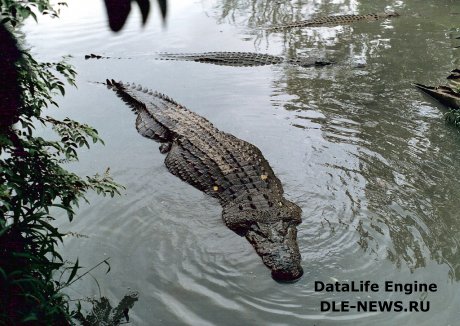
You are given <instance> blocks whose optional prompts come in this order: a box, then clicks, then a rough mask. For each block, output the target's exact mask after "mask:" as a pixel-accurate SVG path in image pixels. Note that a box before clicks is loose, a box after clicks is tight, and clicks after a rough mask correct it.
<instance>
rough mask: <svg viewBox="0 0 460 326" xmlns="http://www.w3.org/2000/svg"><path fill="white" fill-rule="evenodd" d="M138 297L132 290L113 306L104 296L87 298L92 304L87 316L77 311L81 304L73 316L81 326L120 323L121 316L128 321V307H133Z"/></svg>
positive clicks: (79, 308)
mask: <svg viewBox="0 0 460 326" xmlns="http://www.w3.org/2000/svg"><path fill="white" fill-rule="evenodd" d="M138 297H139V294H138V293H137V292H135V291H132V292H130V293H128V294H127V295H125V297H124V298H123V299H122V300H121V301H120V303H119V304H118V305H117V306H116V307H115V308H112V306H111V305H110V302H109V300H108V299H107V298H106V297H101V298H100V299H99V300H95V299H89V300H88V301H89V302H90V303H91V304H92V306H93V308H92V311H91V313H90V314H88V315H87V316H83V314H81V313H80V312H79V311H80V310H81V305H79V306H78V312H77V313H76V314H75V316H74V317H75V319H77V320H78V321H79V322H80V323H81V324H82V325H83V326H106V325H111V326H112V325H113V326H116V325H120V323H121V320H122V319H123V318H124V319H125V320H126V322H129V314H128V312H129V309H131V308H132V307H133V305H134V303H135V302H136V301H137V300H138Z"/></svg>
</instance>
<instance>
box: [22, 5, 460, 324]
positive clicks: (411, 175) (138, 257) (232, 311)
mask: <svg viewBox="0 0 460 326" xmlns="http://www.w3.org/2000/svg"><path fill="white" fill-rule="evenodd" d="M88 1H89V0H86V1H84V3H86V2H88ZM71 9H72V6H71ZM385 10H394V11H397V12H399V13H400V14H401V17H398V18H394V19H391V20H383V21H376V22H371V23H367V22H366V23H356V24H352V25H348V26H336V27H327V28H326V27H318V28H309V29H308V28H300V29H295V30H286V31H282V32H276V33H274V32H269V31H267V30H265V29H264V28H263V27H266V26H271V25H278V24H280V23H287V22H292V21H297V20H305V19H308V18H311V17H314V16H320V15H321V16H322V15H335V14H366V13H371V12H382V11H385ZM458 12H460V4H459V3H458V2H457V1H448V0H446V1H425V2H421V1H416V0H406V1H402V0H384V1H379V2H375V1H366V0H362V1H358V0H334V1H319V0H304V1H286V0H280V1H268V0H267V1H262V0H252V1H249V0H245V1H234V0H233V1H231V0H206V1H201V2H197V3H190V4H184V2H182V1H179V0H177V1H171V15H170V18H169V22H168V28H167V29H165V30H162V29H161V26H160V24H156V23H158V21H159V20H157V19H153V18H152V21H151V22H150V23H149V25H148V26H147V27H146V29H145V30H144V31H143V32H142V33H139V29H138V24H137V22H138V21H139V19H140V18H139V17H135V16H133V17H132V20H131V21H128V26H127V28H126V30H125V31H123V32H122V33H121V34H120V35H117V36H113V35H111V34H110V33H108V32H107V31H106V26H105V22H104V16H103V14H102V13H101V12H100V11H98V10H97V8H95V11H94V12H91V13H88V14H87V15H89V16H84V17H83V18H82V19H81V20H77V19H75V17H69V18H66V17H64V19H63V20H62V23H63V26H62V27H59V28H57V27H56V26H57V25H53V24H56V23H46V24H45V25H44V27H38V28H35V27H34V28H33V29H31V32H30V43H31V44H33V45H34V46H36V51H37V52H39V54H40V55H42V56H45V57H52V58H53V57H54V56H56V55H58V54H61V53H62V54H66V53H71V54H74V55H75V58H74V60H73V63H74V64H75V65H76V67H77V70H78V71H79V74H80V79H79V89H78V91H70V92H69V94H68V96H66V98H65V99H64V100H63V101H62V102H63V103H61V106H63V107H67V108H68V111H67V112H65V113H59V112H58V113H56V114H69V115H72V117H74V118H76V119H77V120H80V121H83V122H88V123H90V124H92V125H94V126H95V127H96V128H97V129H98V130H99V131H100V132H101V134H102V136H103V137H104V139H105V140H106V143H107V145H106V146H105V147H104V148H96V149H94V150H93V151H91V153H89V154H87V153H83V155H82V159H81V162H80V163H79V164H78V165H76V166H73V167H72V168H74V169H75V170H76V171H78V172H80V173H90V172H92V171H94V169H96V168H98V169H100V170H101V169H103V168H104V167H106V166H110V167H111V170H112V171H114V175H115V177H116V178H117V180H118V181H119V182H121V183H123V184H124V185H125V186H126V187H127V190H126V194H124V196H122V197H121V198H118V199H116V200H111V201H106V200H103V201H93V202H92V205H91V206H88V207H84V208H82V209H81V212H80V216H81V217H80V218H79V219H76V220H75V223H72V225H70V227H71V229H72V230H73V231H75V232H78V233H82V234H87V235H89V236H90V238H88V239H86V238H85V239H69V240H68V241H67V242H66V246H65V250H66V252H68V253H69V254H70V255H78V256H79V257H80V261H85V262H86V264H87V265H89V266H90V265H91V264H92V263H94V262H98V261H100V260H101V259H100V258H101V257H102V258H104V257H105V256H104V255H107V256H110V257H112V263H111V264H112V272H111V274H109V275H110V277H111V278H110V279H109V280H107V279H106V278H105V277H104V276H103V275H100V277H98V281H99V282H100V283H101V287H102V288H103V289H106V291H108V292H109V293H107V295H109V296H110V295H113V296H121V295H122V294H123V292H124V289H120V287H131V288H133V289H136V290H139V291H140V292H141V296H140V299H139V303H138V304H137V306H135V307H134V311H133V319H134V321H135V322H137V323H138V324H146V325H147V324H160V323H161V324H169V325H173V324H192V325H216V324H218V325H234V324H245V325H261V324H264V325H265V324H267V325H268V324H270V325H286V324H289V325H314V324H315V325H339V324H340V325H369V324H375V325H394V324H403V325H434V324H440V325H448V324H451V325H455V324H457V323H458V322H457V320H458V315H457V312H456V311H457V309H456V307H458V305H459V304H460V295H459V294H458V293H460V291H459V290H460V288H459V283H458V281H459V280H460V270H459V269H460V250H459V243H458V241H459V240H458V239H459V236H458V235H459V233H460V222H459V220H458V218H457V215H458V214H457V212H458V211H460V204H459V201H458V198H459V195H460V187H459V184H460V173H459V172H458V168H457V164H456V162H458V161H459V160H460V146H459V142H460V136H459V134H458V131H457V130H455V129H453V128H450V127H448V126H446V125H445V123H444V119H443V116H442V112H443V109H442V108H441V107H439V106H438V105H437V104H436V103H434V102H432V101H431V100H429V99H428V98H426V97H423V96H422V95H421V94H419V93H418V92H417V91H416V90H414V89H413V87H412V86H411V82H422V83H424V84H440V83H442V82H443V81H444V79H445V76H446V74H447V73H448V72H449V71H450V70H452V69H453V68H455V67H456V66H457V65H458V60H459V56H460V52H459V49H455V48H454V47H455V46H457V45H460V41H459V42H457V43H456V41H457V40H456V39H455V37H457V36H460V35H459V34H460V32H459V26H458V15H455V14H454V13H458ZM135 19H138V20H137V21H135ZM155 20H156V22H155ZM82 22H85V23H84V24H83V23H82ZM40 28H43V29H40ZM48 32H49V33H48ZM68 35H72V36H75V37H76V39H77V41H78V42H70V41H69V38H68ZM204 35H205V36H204ZM50 39H52V40H53V42H50ZM158 51H169V52H198V51H203V52H206V51H251V52H254V51H257V52H264V53H272V54H277V55H286V56H291V57H293V56H315V57H324V58H327V59H334V60H335V61H336V62H337V64H336V65H332V66H327V67H322V68H301V67H296V66H290V65H280V66H264V67H221V66H213V65H200V64H196V63H194V62H162V61H155V60H150V59H148V58H147V57H139V58H136V59H133V60H121V61H104V62H102V61H97V62H89V61H88V62H85V61H84V60H83V54H86V53H92V52H95V53H101V52H102V54H105V55H112V56H126V55H130V54H136V53H137V54H138V53H153V52H158ZM107 77H109V78H116V79H122V80H125V81H135V82H136V83H141V84H143V85H144V86H147V87H149V88H155V89H158V90H159V91H163V92H165V93H167V94H168V95H170V96H171V97H173V98H174V99H176V100H177V101H179V102H180V103H184V104H185V105H186V106H187V107H188V108H189V109H191V110H193V111H196V112H197V113H198V114H200V115H202V116H205V117H206V118H208V119H209V120H210V121H212V122H213V123H214V124H215V125H216V126H217V127H218V128H219V129H221V130H224V131H227V132H230V133H233V134H235V135H236V136H237V137H239V138H242V139H245V140H247V141H249V142H251V143H253V144H255V145H256V146H258V147H259V148H260V149H261V150H262V152H263V153H264V156H265V157H266V158H267V160H268V161H269V162H270V164H271V165H272V166H273V168H274V171H275V173H276V174H277V176H278V177H279V179H280V180H281V181H282V183H283V186H284V189H285V192H286V195H287V197H288V198H289V199H290V200H292V201H294V202H296V203H298V204H299V205H300V206H301V207H302V210H303V216H302V218H303V221H304V222H303V224H301V225H300V226H299V233H298V238H299V247H300V248H301V254H302V258H303V266H304V270H305V275H304V277H303V279H302V280H301V281H300V282H298V283H296V284H291V285H280V284H277V283H275V282H273V281H272V280H271V278H270V276H269V274H268V273H267V271H265V269H264V267H263V265H262V264H261V262H260V261H259V260H258V259H259V258H258V257H257V256H256V255H255V254H254V252H253V251H252V248H250V245H248V244H247V243H246V242H245V241H242V239H240V238H238V236H237V235H235V234H233V233H232V232H231V231H229V230H228V229H226V227H225V226H224V225H223V223H222V221H221V220H220V214H221V211H220V207H219V205H218V203H217V202H216V201H214V200H213V199H211V198H208V197H206V196H204V195H203V194H201V193H200V192H199V191H197V190H195V189H193V188H192V187H190V186H188V185H186V184H184V183H182V182H181V181H180V180H177V179H176V178H174V177H173V176H171V175H170V174H169V173H168V172H167V170H166V168H165V167H164V164H163V159H164V156H162V155H161V154H159V152H158V149H157V145H156V144H153V143H152V142H149V141H148V140H145V139H142V137H139V136H138V135H137V133H136V131H135V128H134V118H133V116H132V114H131V113H130V112H129V110H126V109H125V108H124V106H123V105H122V104H120V103H119V102H118V101H117V99H116V98H113V97H112V94H109V93H108V92H106V91H105V90H104V89H103V88H102V87H101V88H99V87H95V86H94V85H92V84H88V83H87V82H86V81H88V80H91V81H94V80H104V79H105V78H107ZM88 171H89V172H88ZM334 279H338V280H340V281H347V280H348V281H349V280H358V281H359V280H371V281H373V282H379V283H380V284H382V282H383V281H385V280H395V281H399V282H413V281H414V280H417V281H419V282H428V283H432V282H434V283H437V285H438V289H439V290H438V292H437V293H434V294H433V293H431V294H429V295H428V296H427V297H420V294H412V295H409V296H406V295H401V294H398V293H384V292H378V293H371V294H369V296H368V294H367V293H364V294H360V293H358V294H356V293H318V292H314V288H313V282H314V281H316V280H321V281H325V282H331V281H333V280H334ZM80 286H81V287H80V288H77V289H74V290H75V292H76V293H77V294H78V295H86V294H87V293H88V292H93V293H97V290H96V289H95V286H94V285H93V284H91V283H90V282H87V283H84V284H83V283H82V284H81V285H80ZM360 296H363V297H364V296H368V299H372V300H387V299H389V300H403V301H404V302H407V301H408V300H420V299H425V300H430V302H431V307H432V308H431V309H432V310H431V312H430V313H429V314H421V313H409V312H407V313H402V314H396V313H356V312H354V313H331V312H328V313H325V312H320V311H319V307H320V301H321V300H327V299H333V300H350V301H356V300H358V299H359V297H360Z"/></svg>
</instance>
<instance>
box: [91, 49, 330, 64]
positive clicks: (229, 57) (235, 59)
mask: <svg viewBox="0 0 460 326" xmlns="http://www.w3.org/2000/svg"><path fill="white" fill-rule="evenodd" d="M152 58H153V59H155V60H174V61H194V62H201V63H210V64H214V65H219V66H232V67H255V66H267V65H277V64H282V63H287V64H292V65H297V66H301V67H322V66H327V65H330V64H332V62H331V61H326V60H321V59H317V58H303V57H297V58H285V57H282V56H276V55H272V54H266V53H255V52H202V53H156V54H154V55H152ZM85 59H87V60H88V59H123V58H120V57H107V56H102V55H98V54H93V53H91V54H87V55H85ZM127 59H131V58H127Z"/></svg>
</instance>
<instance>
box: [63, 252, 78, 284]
mask: <svg viewBox="0 0 460 326" xmlns="http://www.w3.org/2000/svg"><path fill="white" fill-rule="evenodd" d="M79 268H80V267H79V266H78V258H77V261H76V262H75V265H74V266H73V268H72V272H71V273H70V276H69V279H68V280H67V282H66V283H67V284H69V283H70V282H71V281H72V280H73V278H74V277H75V275H77V271H78V269H79Z"/></svg>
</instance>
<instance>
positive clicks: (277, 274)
mask: <svg viewBox="0 0 460 326" xmlns="http://www.w3.org/2000/svg"><path fill="white" fill-rule="evenodd" d="M253 197H254V196H253ZM249 207H251V205H249ZM253 207H254V205H252V209H251V208H250V209H247V207H246V205H245V204H244V203H235V204H233V205H229V206H226V207H224V212H223V218H224V221H225V224H226V225H227V226H228V227H229V228H230V229H232V230H233V231H235V232H236V233H238V234H240V235H242V236H245V237H246V239H247V240H248V241H249V242H250V243H251V244H252V246H253V247H254V249H255V250H256V252H257V253H258V254H259V256H260V257H261V258H262V261H263V262H264V264H265V265H266V266H267V267H268V268H270V269H271V273H272V278H273V279H274V280H275V281H279V282H294V281H297V280H298V279H299V278H300V277H301V276H302V275H303V270H302V267H301V265H300V262H301V256H300V252H299V246H298V244H297V229H296V226H297V225H298V224H300V223H301V221H302V220H301V217H300V216H301V209H300V207H298V206H297V205H295V204H294V203H292V202H290V201H288V200H286V199H284V198H282V199H281V200H278V201H277V202H275V203H274V204H273V205H272V206H271V207H266V208H267V209H263V208H259V209H257V208H255V209H254V208H253Z"/></svg>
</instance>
